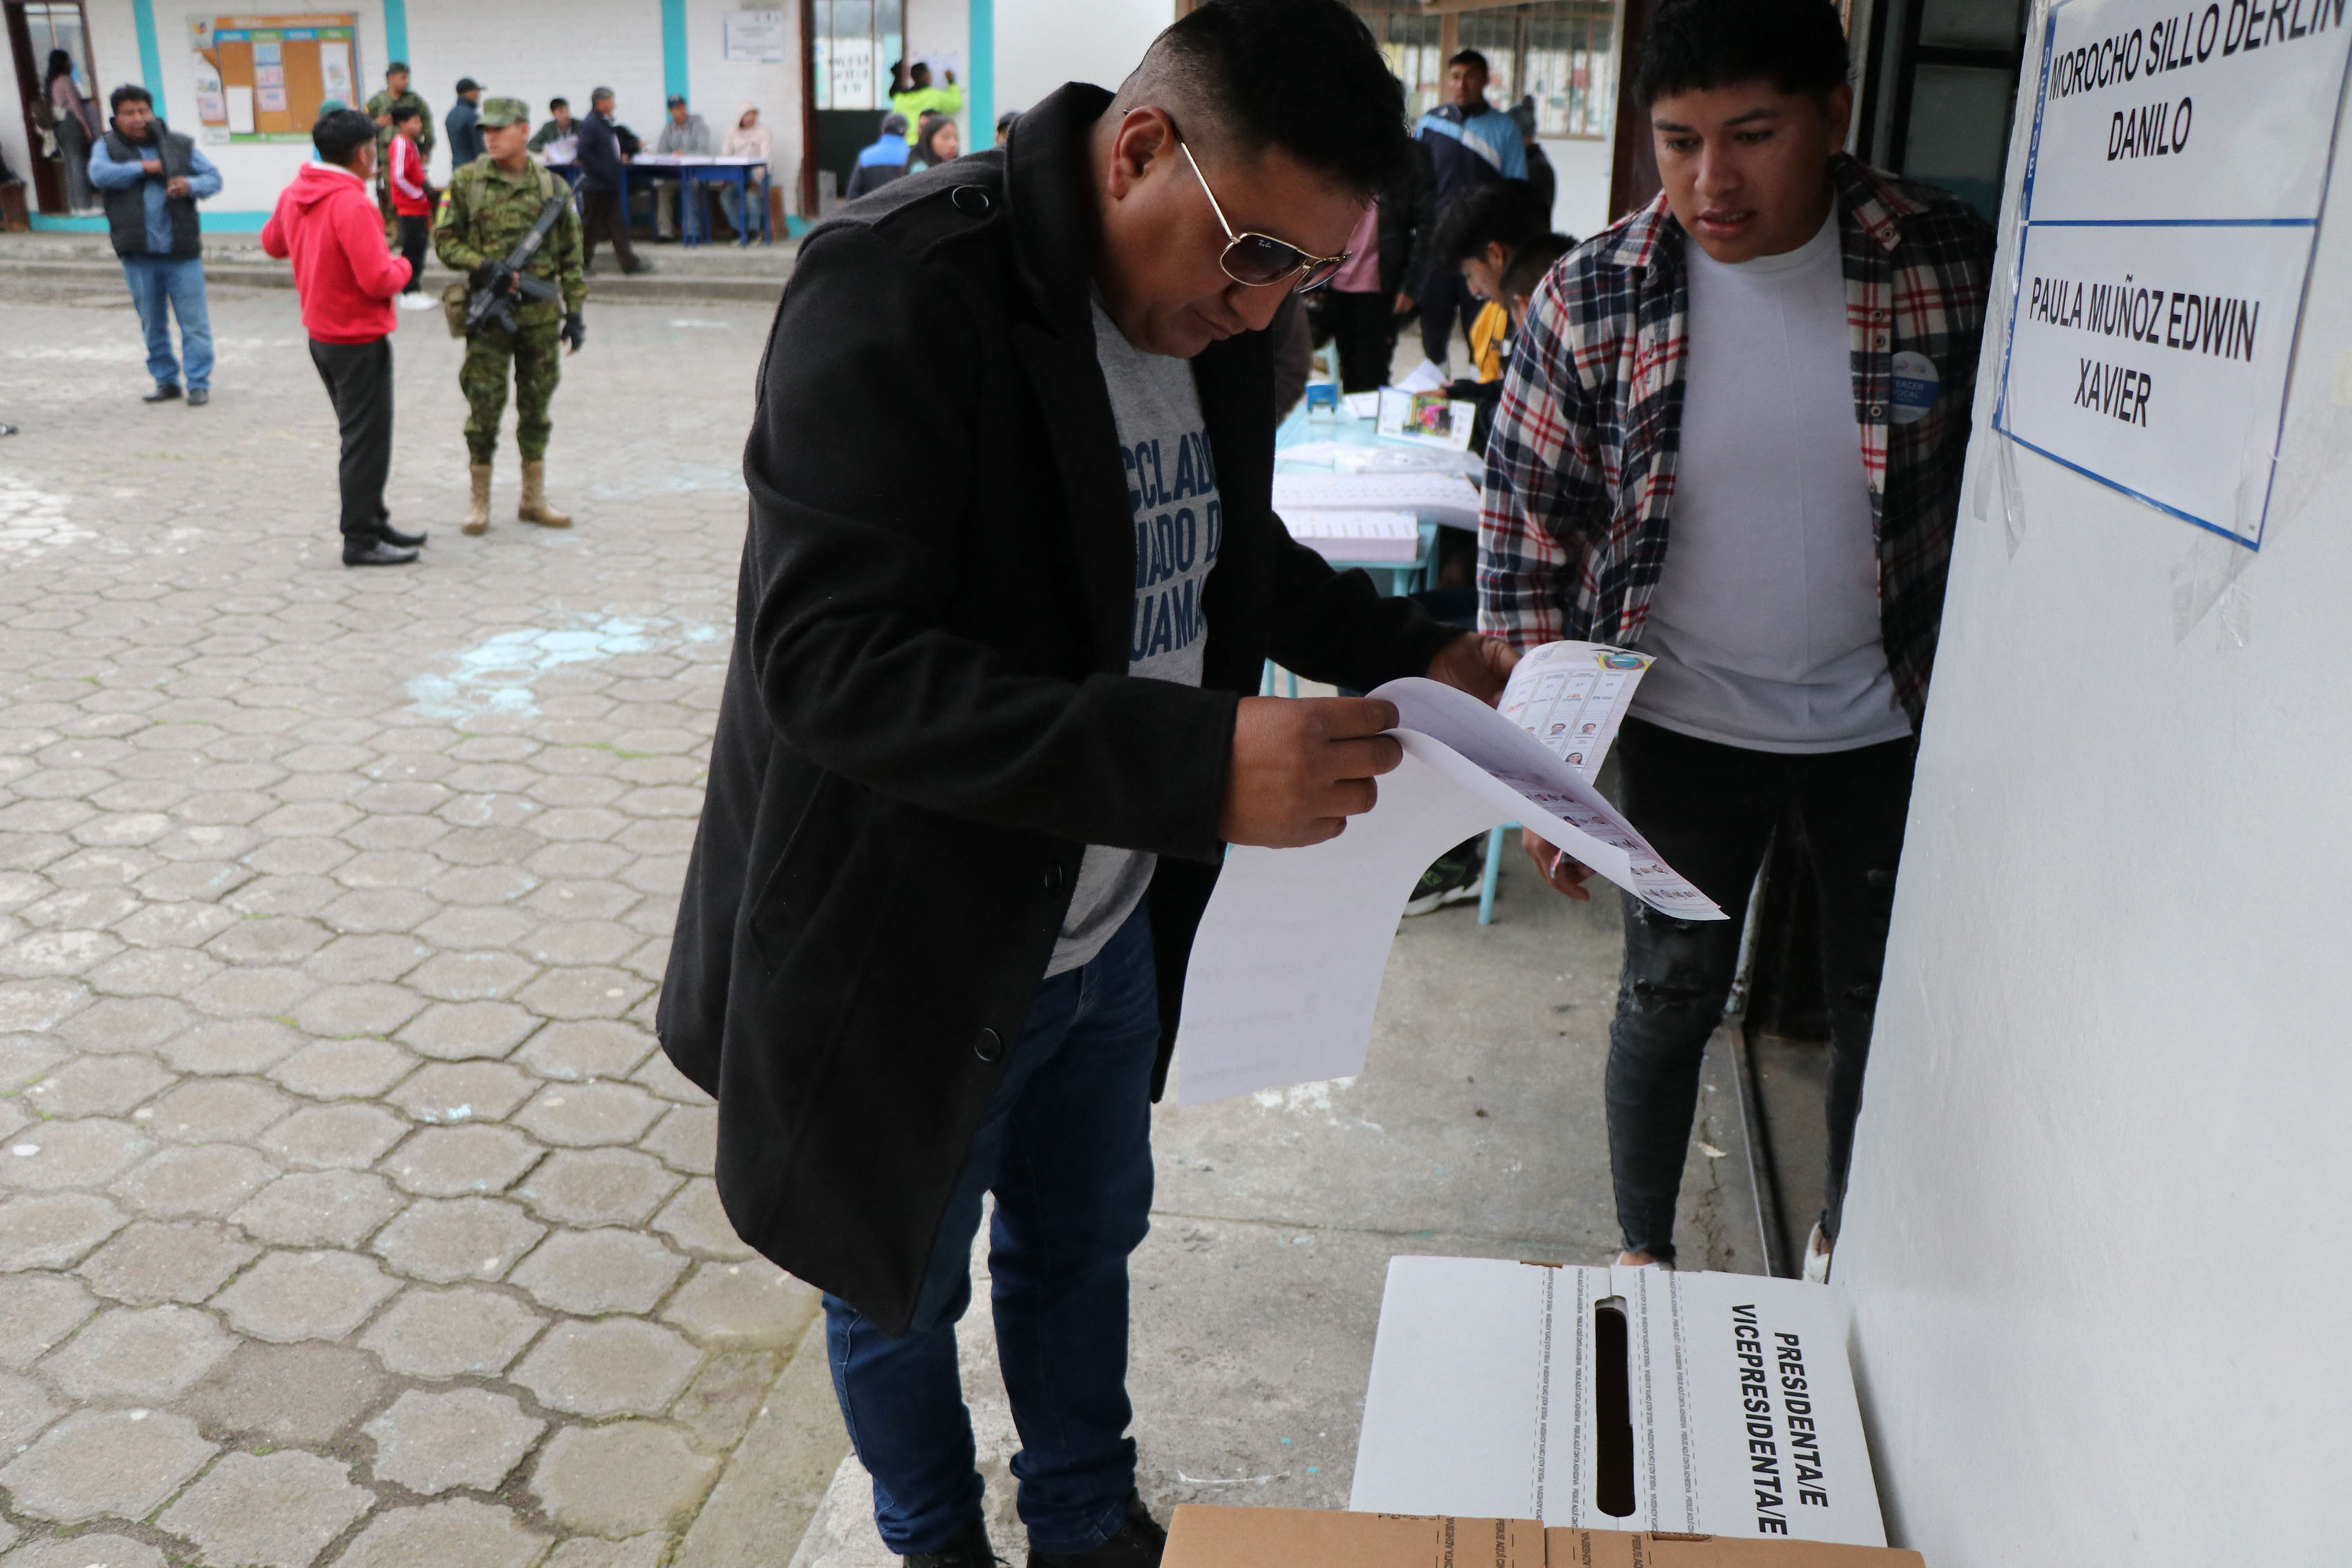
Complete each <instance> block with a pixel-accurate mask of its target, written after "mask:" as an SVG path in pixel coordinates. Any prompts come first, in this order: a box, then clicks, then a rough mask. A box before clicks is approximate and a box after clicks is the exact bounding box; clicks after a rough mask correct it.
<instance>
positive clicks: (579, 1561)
mask: <svg viewBox="0 0 2352 1568" xmlns="http://www.w3.org/2000/svg"><path fill="white" fill-rule="evenodd" d="M668 1545H669V1539H668V1537H667V1536H665V1535H663V1534H662V1533H661V1532H660V1531H646V1533H645V1534H643V1535H632V1536H631V1537H629V1538H628V1539H627V1540H626V1541H597V1540H594V1539H593V1538H592V1537H589V1536H585V1535H575V1536H573V1537H572V1539H571V1540H569V1541H567V1542H563V1543H562V1545H560V1546H558V1547H557V1548H556V1549H555V1554H554V1555H553V1556H551V1557H550V1558H549V1559H548V1560H547V1568H659V1565H660V1563H661V1560H662V1552H664V1550H665V1549H667V1547H668Z"/></svg>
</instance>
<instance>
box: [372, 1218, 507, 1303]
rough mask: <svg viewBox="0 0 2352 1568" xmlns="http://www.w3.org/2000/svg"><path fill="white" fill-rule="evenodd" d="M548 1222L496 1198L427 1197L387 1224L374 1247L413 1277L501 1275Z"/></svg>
mask: <svg viewBox="0 0 2352 1568" xmlns="http://www.w3.org/2000/svg"><path fill="white" fill-rule="evenodd" d="M546 1234H547V1227H546V1226H543V1225H540V1224H538V1223H536V1222H534V1221H533V1220H532V1219H530V1216H528V1215H525V1214H524V1213H523V1211H522V1210H521V1209H520V1208H519V1207H517V1206H516V1205H513V1204H509V1203H500V1202H499V1201H498V1200H496V1199H494V1198H424V1199H420V1200H418V1201H417V1202H416V1203H415V1204H413V1205H410V1206H409V1208H408V1210H407V1212H405V1213H404V1214H403V1215H401V1216H400V1217H399V1218H398V1219H395V1220H394V1221H393V1222H392V1223H391V1224H390V1225H388V1226H384V1227H383V1234H382V1235H380V1236H378V1237H376V1238H375V1247H374V1251H375V1252H376V1254H377V1256H379V1257H381V1258H383V1260H384V1261H385V1262H387V1263H389V1264H391V1265H392V1266H393V1267H394V1268H396V1269H398V1270H399V1271H400V1272H401V1273H403V1274H405V1275H407V1276H408V1277H409V1278H410V1279H426V1280H430V1281H432V1282H433V1283H435V1284H436V1285H446V1284H447V1283H449V1282H450V1281H452V1280H456V1279H499V1278H500V1277H501V1276H503V1275H504V1274H505V1273H506V1271H507V1270H508V1269H509V1268H513V1267H514V1266H515V1260H516V1259H517V1258H520V1257H521V1256H522V1255H523V1254H524V1253H525V1252H528V1251H529V1250H530V1247H532V1245H533V1244H534V1243H536V1242H537V1241H538V1240H539V1238H540V1237H542V1236H544V1235H546Z"/></svg>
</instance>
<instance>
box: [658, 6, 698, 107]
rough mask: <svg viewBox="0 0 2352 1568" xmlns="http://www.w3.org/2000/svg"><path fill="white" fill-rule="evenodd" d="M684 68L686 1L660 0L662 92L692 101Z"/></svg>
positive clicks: (668, 95)
mask: <svg viewBox="0 0 2352 1568" xmlns="http://www.w3.org/2000/svg"><path fill="white" fill-rule="evenodd" d="M686 79H687V68H686V0H662V92H663V95H664V96H665V97H673V98H683V99H686V100H689V101H691V100H692V99H693V97H694V94H693V93H692V92H691V91H690V90H688V87H687V83H686Z"/></svg>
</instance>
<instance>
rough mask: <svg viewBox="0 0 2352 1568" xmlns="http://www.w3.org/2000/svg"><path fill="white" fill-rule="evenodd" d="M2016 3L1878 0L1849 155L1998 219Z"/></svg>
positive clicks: (2019, 32) (2017, 40)
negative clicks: (1938, 190)
mask: <svg viewBox="0 0 2352 1568" xmlns="http://www.w3.org/2000/svg"><path fill="white" fill-rule="evenodd" d="M2026 9H2027V8H2026V6H2025V5H2024V4H2023V3H2022V0H1875V4H1874V5H1872V7H1871V15H1870V20H1869V32H1868V35H1867V37H1868V41H1867V44H1866V45H1864V44H1863V40H1861V39H1856V40H1855V41H1856V44H1857V45H1858V46H1861V47H1856V49H1855V51H1854V52H1855V54H1856V56H1857V57H1859V58H1858V60H1857V63H1858V64H1860V65H1862V67H1863V68H1864V83H1863V95H1862V113H1861V116H1860V119H1859V122H1858V123H1857V125H1856V127H1855V133H1854V153H1855V155H1856V156H1858V157H1859V158H1861V159H1862V160H1863V162H1864V163H1874V164H1876V165H1878V166H1879V167H1880V168H1883V169H1889V170H1892V171H1894V172H1895V173H1896V174H1906V175H1908V176H1909V177H1910V178H1912V179H1915V180H1924V181H1926V182H1927V184H1931V185H1940V186H1942V187H1943V188H1944V189H1946V190H1948V191H1949V192H1951V193H1952V194H1953V195H1957V196H1958V197H1960V198H1961V199H1962V200H1963V201H1966V202H1967V203H1968V204H1969V205H1970V206H1973V207H1974V208H1976V209H1977V211H1978V212H1979V213H1980V214H1982V215H1983V216H1984V219H1985V221H1986V222H1988V223H1990V222H1992V221H1994V220H1995V219H1996V218H1998V217H1999V216H2000V191H2001V184H2002V180H2003V178H2004V177H2005V175H2006V174H2007V173H2008V163H2009V132H2010V125H2011V121H2012V119H2013V118H2014V117H2015V115H2016V112H2017V86H2018V77H2019V74H2020V72H2021V69H2022V68H2023V64H2024V59H2025V23H2026Z"/></svg>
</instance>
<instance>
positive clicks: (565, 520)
mask: <svg viewBox="0 0 2352 1568" xmlns="http://www.w3.org/2000/svg"><path fill="white" fill-rule="evenodd" d="M515 516H516V517H518V518H520V520H522V521H524V522H535V523H537V524H539V526H540V527H541V528H570V527H571V526H572V518H571V516H570V514H569V513H566V512H560V511H558V510H555V509H554V508H553V507H551V506H550V505H548V504H547V465H546V464H545V463H525V464H524V465H523V466H522V504H521V505H520V506H519V507H517V508H515Z"/></svg>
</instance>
